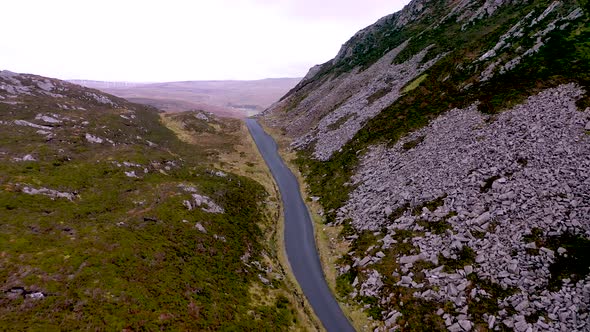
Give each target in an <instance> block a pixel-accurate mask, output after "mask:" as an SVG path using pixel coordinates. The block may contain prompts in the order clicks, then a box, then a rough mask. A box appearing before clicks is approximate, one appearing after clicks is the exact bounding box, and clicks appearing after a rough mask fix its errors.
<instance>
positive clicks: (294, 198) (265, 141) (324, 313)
mask: <svg viewBox="0 0 590 332" xmlns="http://www.w3.org/2000/svg"><path fill="white" fill-rule="evenodd" d="M246 125H247V126H248V129H249V130H250V134H251V135H252V137H253V138H254V141H255V142H256V145H257V146H258V150H259V151H260V154H262V157H263V158H264V160H265V161H266V164H267V165H268V167H269V168H270V171H271V173H272V175H273V177H274V178H275V181H276V183H277V185H278V186H279V191H280V193H281V199H282V201H283V206H284V213H285V247H286V251H287V258H288V259H289V264H290V265H291V270H292V271H293V273H294V274H295V278H296V279H297V281H298V282H299V285H300V286H301V289H302V290H303V293H304V294H305V296H306V297H307V299H308V300H309V303H310V304H311V306H312V307H313V310H314V312H315V313H316V315H317V316H318V317H319V319H320V321H321V322H322V324H323V325H324V327H325V328H326V330H328V331H329V332H332V331H334V332H346V331H354V328H353V327H352V325H351V324H350V322H349V321H348V319H347V318H346V316H344V313H343V312H342V310H341V309H340V306H338V303H337V302H336V299H335V298H334V295H333V294H332V292H331V291H330V288H329V287H328V284H327V283H326V280H325V278H324V272H323V270H322V266H321V263H320V259H319V257H318V252H317V249H316V245H315V239H314V233H313V224H312V221H311V217H310V215H309V212H308V210H307V206H306V205H305V203H304V202H303V199H302V198H301V194H300V192H299V183H298V182H297V179H296V178H295V176H294V175H293V173H291V171H290V170H289V168H288V167H287V166H286V165H285V163H284V162H283V160H282V159H281V157H280V156H279V153H278V151H277V145H276V143H275V141H274V140H273V139H272V137H270V136H269V135H268V134H267V133H265V132H264V130H263V129H262V127H261V126H260V125H259V124H258V122H256V120H254V119H246Z"/></svg>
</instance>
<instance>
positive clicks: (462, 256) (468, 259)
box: [438, 246, 475, 273]
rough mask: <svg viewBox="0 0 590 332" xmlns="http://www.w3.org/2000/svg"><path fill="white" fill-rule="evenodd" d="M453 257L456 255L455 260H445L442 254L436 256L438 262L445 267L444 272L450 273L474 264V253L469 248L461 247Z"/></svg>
mask: <svg viewBox="0 0 590 332" xmlns="http://www.w3.org/2000/svg"><path fill="white" fill-rule="evenodd" d="M455 255H457V258H456V259H453V258H446V257H444V256H443V255H442V254H440V255H439V256H438V261H439V262H440V263H441V264H442V265H444V266H445V271H446V272H450V273H452V272H455V271H456V270H459V269H462V268H463V267H465V266H467V265H472V264H474V263H475V251H473V249H471V247H469V246H463V248H461V250H458V251H457V252H456V253H455Z"/></svg>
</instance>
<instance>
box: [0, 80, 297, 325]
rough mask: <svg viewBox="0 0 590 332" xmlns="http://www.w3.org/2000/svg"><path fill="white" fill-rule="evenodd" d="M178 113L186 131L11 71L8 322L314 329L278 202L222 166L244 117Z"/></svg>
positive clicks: (1, 213) (4, 263) (4, 94)
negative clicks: (277, 247)
mask: <svg viewBox="0 0 590 332" xmlns="http://www.w3.org/2000/svg"><path fill="white" fill-rule="evenodd" d="M174 116H175V118H174V124H175V125H176V126H177V127H182V128H183V129H184V134H185V136H184V137H182V140H181V139H179V137H178V136H177V135H176V133H175V132H174V131H173V130H171V129H169V128H167V127H166V126H165V125H164V124H168V123H170V121H168V120H166V118H164V119H163V120H162V119H161V118H163V116H162V114H160V112H158V111H157V110H156V109H153V108H150V107H146V106H141V105H137V104H132V103H129V102H127V101H125V100H123V99H120V98H117V97H114V96H111V95H107V94H104V93H101V92H99V91H97V90H92V89H87V88H83V87H81V86H79V85H74V84H70V83H67V82H63V81H59V80H55V79H50V78H44V77H39V76H34V75H22V74H15V73H11V72H7V71H2V72H0V129H1V130H0V220H1V222H0V329H1V330H6V329H8V330H14V331H21V330H34V331H54V330H67V331H78V330H107V331H136V330H150V331H151V330H188V331H194V330H241V331H244V330H256V331H259V330H260V331H261V330H274V329H277V328H278V329H281V330H287V329H289V328H292V327H298V326H299V327H300V326H301V322H302V320H301V319H300V316H299V315H298V307H297V305H296V304H295V302H294V301H293V298H294V297H293V294H292V291H291V290H290V288H291V287H290V286H289V287H288V286H287V285H286V283H285V281H284V273H283V272H282V269H281V268H280V265H279V264H278V263H277V262H278V260H277V258H276V253H275V252H274V251H273V250H272V248H271V247H270V243H268V241H267V240H266V239H268V238H270V236H268V235H267V234H266V233H267V231H268V229H271V230H272V227H270V226H269V225H271V224H272V223H271V221H270V218H269V217H270V216H269V211H268V210H267V209H266V208H265V206H272V205H273V204H274V203H273V202H272V201H271V198H270V197H269V196H268V193H267V191H266V190H265V189H264V188H263V187H262V186H261V185H260V184H259V183H257V182H255V181H253V180H251V179H250V178H247V177H243V176H239V175H237V174H233V173H229V172H227V171H225V170H223V169H219V168H215V167H213V165H215V164H218V162H219V158H220V156H221V155H232V154H238V151H237V150H236V149H237V148H238V147H239V145H240V144H243V141H244V139H245V137H247V136H242V135H241V132H240V130H239V129H240V128H241V126H242V125H241V123H240V121H238V120H221V119H218V118H215V117H213V116H212V115H211V114H205V113H194V112H191V113H183V114H175V115H174ZM177 127H174V128H173V129H177ZM204 133H206V134H207V135H210V136H215V137H217V140H212V139H206V140H205V142H203V141H202V140H200V139H199V138H202V136H201V135H202V134H204ZM187 137H189V138H190V140H189V139H187ZM246 155H247V152H244V151H242V152H240V157H243V156H246ZM250 166H251V167H250V169H254V168H255V164H254V163H252V164H251V165H250ZM274 205H276V204H274Z"/></svg>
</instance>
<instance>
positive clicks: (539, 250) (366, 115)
mask: <svg viewBox="0 0 590 332" xmlns="http://www.w3.org/2000/svg"><path fill="white" fill-rule="evenodd" d="M588 12H589V8H588V2H587V1H553V2H551V1H501V0H500V1H413V2H411V3H410V4H409V5H408V6H406V7H405V8H404V9H403V10H402V11H400V12H398V13H395V14H392V15H389V16H386V17H384V18H382V19H381V20H379V21H378V22H377V23H375V24H374V25H372V26H370V27H367V28H366V29H363V30H361V31H359V32H358V33H357V34H356V35H355V36H353V37H352V38H351V39H350V40H349V41H348V42H347V43H345V44H344V45H343V47H342V49H341V50H340V52H339V53H338V55H337V56H336V57H335V58H334V59H333V60H331V61H329V62H327V63H325V64H323V65H320V66H316V67H314V68H312V69H311V70H310V72H309V74H308V75H307V76H306V77H305V78H304V79H303V81H302V82H301V83H300V84H299V85H297V86H296V87H295V88H294V89H293V90H291V91H290V92H289V93H288V94H287V95H286V96H285V97H283V99H281V101H279V102H277V103H276V104H274V105H273V106H272V107H271V108H269V109H268V110H267V111H266V112H265V113H264V115H263V119H264V120H265V121H266V122H267V123H269V124H270V125H273V126H278V127H281V128H282V129H283V131H284V133H286V135H288V136H290V137H291V138H292V139H293V144H292V146H293V147H294V148H295V149H297V150H298V151H299V163H300V165H301V168H302V171H303V172H304V173H305V175H306V177H307V182H308V185H309V190H310V191H311V193H312V194H313V195H314V196H318V197H319V200H320V203H322V205H323V207H324V210H325V217H326V221H327V223H328V225H331V226H334V227H336V226H338V225H342V226H344V231H343V233H342V235H341V240H342V241H345V242H348V243H349V244H350V252H349V254H348V255H345V257H343V258H342V259H341V260H340V263H338V266H337V269H338V270H339V275H340V276H339V277H338V284H339V291H340V293H341V294H340V295H341V296H342V298H343V299H345V300H346V301H351V302H357V303H360V304H363V305H365V307H366V308H367V309H368V313H370V314H371V316H372V317H373V318H375V319H376V320H379V321H381V322H382V323H381V325H380V326H381V328H383V329H385V328H399V329H401V330H428V331H432V330H439V329H440V330H445V329H448V330H451V331H463V330H465V331H469V330H473V329H479V330H486V329H490V330H503V329H514V330H517V331H527V330H529V329H533V330H563V329H565V330H572V331H574V330H579V331H581V330H586V329H589V328H590V317H589V304H590V277H589V276H588V272H589V271H590V270H589V268H590V258H589V256H588V254H586V253H584V252H585V251H587V249H588V246H589V244H590V240H589V238H590V224H589V222H588V220H590V197H588V194H587V193H588V192H590V187H589V185H590V183H588V175H589V174H590V159H589V157H588V156H589V155H590V153H589V152H590V151H589V150H588V149H589V146H590V144H589V143H590V136H589V135H588V133H589V132H590V108H588V106H590V99H589V97H588V92H587V91H588V88H589V87H590V84H589V83H590V61H589V59H590V43H589V42H588V41H589V40H590V25H589V21H588Z"/></svg>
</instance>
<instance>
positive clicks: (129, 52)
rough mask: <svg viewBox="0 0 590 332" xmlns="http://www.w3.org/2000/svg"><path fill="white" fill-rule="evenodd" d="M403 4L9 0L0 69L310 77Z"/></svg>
mask: <svg viewBox="0 0 590 332" xmlns="http://www.w3.org/2000/svg"><path fill="white" fill-rule="evenodd" d="M404 2H407V0H405V1H404ZM404 2H397V1H385V0H373V1H370V0H364V1H363V0H339V1H335V0H323V1H318V0H316V1H311V0H299V1H295V0H272V1H271V0H242V1H240V0H198V1H189V0H168V1H165V2H164V1H154V0H143V1H139V0H126V1H121V0H103V1H80V0H78V1H76V0H52V1H46V0H19V1H7V2H6V3H3V4H2V7H3V8H2V12H3V15H2V20H0V31H2V39H3V40H2V42H0V68H3V69H9V70H13V71H17V72H30V73H35V74H40V75H45V76H52V77H58V78H86V79H98V80H127V81H170V80H196V79H257V78H264V77H279V76H282V77H285V76H302V75H305V73H306V71H307V69H308V68H309V67H311V66H312V65H314V64H317V63H322V62H325V61H327V60H329V59H331V58H332V57H334V56H335V55H336V53H337V52H338V49H339V48H340V45H341V44H342V43H344V42H345V41H346V40H347V39H348V38H349V37H351V36H352V35H353V34H354V33H355V32H356V31H358V30H359V29H362V28H363V27H365V26H367V25H369V24H371V23H373V22H374V21H375V20H377V19H378V18H379V17H382V16H385V15H387V14H390V13H392V12H394V11H396V10H399V9H400V8H401V7H402V6H403V4H404Z"/></svg>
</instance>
